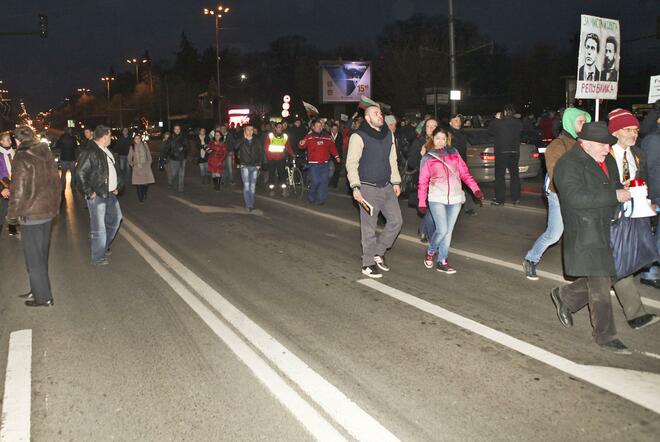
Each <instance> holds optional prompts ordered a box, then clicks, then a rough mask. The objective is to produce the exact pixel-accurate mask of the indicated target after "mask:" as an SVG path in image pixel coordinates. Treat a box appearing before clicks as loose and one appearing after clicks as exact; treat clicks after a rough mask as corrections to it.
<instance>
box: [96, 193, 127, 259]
mask: <svg viewBox="0 0 660 442" xmlns="http://www.w3.org/2000/svg"><path fill="white" fill-rule="evenodd" d="M87 208H88V209H89V220H90V229H91V239H92V262H99V261H101V260H102V259H103V258H105V252H106V250H108V249H109V248H110V244H112V241H113V240H114V239H115V236H116V235H117V231H118V230H119V224H120V223H121V218H122V215H121V208H120V207H119V200H117V197H116V196H115V195H113V194H110V195H109V196H108V197H107V198H101V197H100V196H96V198H94V199H91V200H87Z"/></svg>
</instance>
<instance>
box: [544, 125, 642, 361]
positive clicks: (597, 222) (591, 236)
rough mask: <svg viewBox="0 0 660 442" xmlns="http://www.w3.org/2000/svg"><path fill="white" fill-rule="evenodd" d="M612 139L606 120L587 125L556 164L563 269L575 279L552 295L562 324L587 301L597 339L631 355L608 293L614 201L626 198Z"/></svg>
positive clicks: (568, 322) (569, 322)
mask: <svg viewBox="0 0 660 442" xmlns="http://www.w3.org/2000/svg"><path fill="white" fill-rule="evenodd" d="M616 141H617V140H616V138H615V137H613V136H612V135H610V133H609V132H608V130H607V125H606V124H605V123H603V122H596V123H587V124H585V125H584V127H583V129H582V131H581V132H580V133H579V134H578V141H577V144H576V145H575V146H574V147H573V148H572V149H571V150H570V151H569V152H567V153H566V154H565V155H564V156H562V157H561V158H560V159H559V161H558V162H557V165H556V166H555V171H554V184H555V188H556V189H557V191H558V195H559V200H560V203H561V211H562V216H563V220H564V269H565V271H566V273H567V274H568V275H570V276H575V277H578V279H577V280H576V281H575V282H573V283H572V284H569V285H566V286H563V287H561V288H559V287H557V288H554V289H553V290H552V293H551V298H552V301H553V302H554V304H555V307H556V308H557V315H558V316H559V320H560V321H561V323H562V324H563V325H564V326H566V327H571V326H572V325H573V317H572V314H573V313H575V312H577V311H578V310H580V309H582V308H583V307H584V306H585V305H587V304H588V305H589V312H590V315H591V324H592V326H593V329H594V330H593V335H594V339H595V340H596V343H597V344H598V345H599V346H601V348H603V349H605V350H608V351H613V352H616V353H622V354H630V351H629V350H628V348H627V347H626V346H625V345H624V344H623V343H622V342H621V341H620V340H619V339H618V338H617V332H616V327H615V325H614V316H613V313H612V299H611V296H610V288H611V287H612V283H613V277H614V276H615V274H616V272H615V268H614V258H613V256H612V250H611V248H610V222H611V220H612V218H613V217H614V213H615V211H616V207H617V206H618V204H620V203H623V202H626V201H628V200H630V192H628V190H626V189H623V186H622V184H621V180H620V179H619V172H618V168H617V165H616V161H615V160H614V158H613V157H612V156H611V155H609V153H610V145H612V144H614V143H616Z"/></svg>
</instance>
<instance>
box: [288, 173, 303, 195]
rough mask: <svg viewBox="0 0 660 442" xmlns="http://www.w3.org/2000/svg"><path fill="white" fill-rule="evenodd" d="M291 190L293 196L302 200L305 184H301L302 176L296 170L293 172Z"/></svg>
mask: <svg viewBox="0 0 660 442" xmlns="http://www.w3.org/2000/svg"><path fill="white" fill-rule="evenodd" d="M291 188H292V191H293V194H294V195H296V196H297V197H300V198H302V196H303V193H304V192H305V183H304V182H303V174H302V172H301V171H300V169H298V168H296V169H294V170H293V185H292V186H291Z"/></svg>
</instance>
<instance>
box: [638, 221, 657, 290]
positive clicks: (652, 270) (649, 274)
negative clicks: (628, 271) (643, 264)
mask: <svg viewBox="0 0 660 442" xmlns="http://www.w3.org/2000/svg"><path fill="white" fill-rule="evenodd" d="M655 247H656V249H658V251H660V221H659V224H658V227H656V230H655ZM639 277H640V278H642V279H660V263H658V262H656V263H655V264H653V265H652V266H651V267H649V268H648V269H646V271H644V272H641V273H640V274H639Z"/></svg>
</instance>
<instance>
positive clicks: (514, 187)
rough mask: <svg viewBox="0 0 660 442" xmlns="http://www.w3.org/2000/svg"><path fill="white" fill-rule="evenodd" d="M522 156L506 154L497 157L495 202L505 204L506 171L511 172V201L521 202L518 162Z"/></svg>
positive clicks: (515, 153) (514, 153)
mask: <svg viewBox="0 0 660 442" xmlns="http://www.w3.org/2000/svg"><path fill="white" fill-rule="evenodd" d="M519 159H520V154H519V153H517V152H504V153H498V154H496V155H495V200H496V201H497V202H498V203H503V202H504V199H505V196H506V180H505V176H506V171H507V169H508V170H509V175H510V176H511V181H510V182H509V186H510V187H511V200H512V201H518V200H520V175H519V174H518V160H519Z"/></svg>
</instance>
